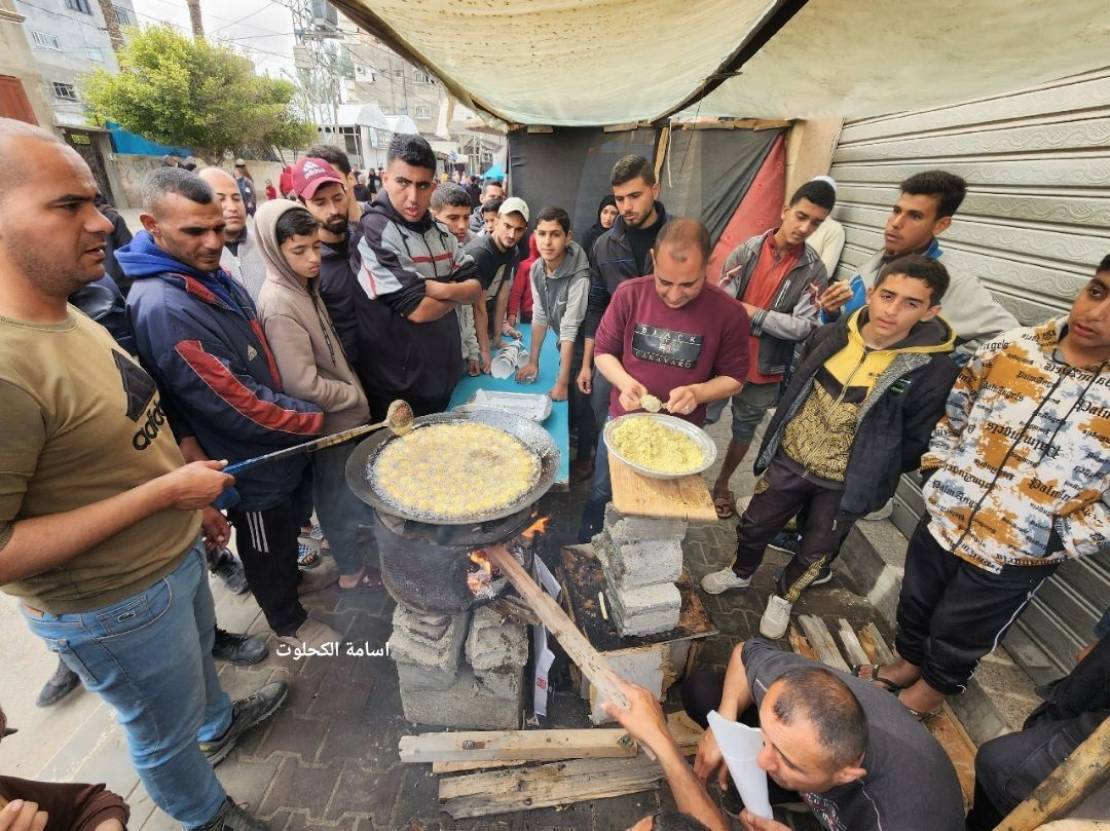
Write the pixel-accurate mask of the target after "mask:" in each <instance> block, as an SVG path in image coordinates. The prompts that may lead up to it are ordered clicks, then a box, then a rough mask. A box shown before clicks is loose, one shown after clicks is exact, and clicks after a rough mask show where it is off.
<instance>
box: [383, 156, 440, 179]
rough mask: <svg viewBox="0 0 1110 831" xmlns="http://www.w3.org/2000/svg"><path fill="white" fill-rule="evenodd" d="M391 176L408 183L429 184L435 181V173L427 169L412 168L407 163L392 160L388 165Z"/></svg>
mask: <svg viewBox="0 0 1110 831" xmlns="http://www.w3.org/2000/svg"><path fill="white" fill-rule="evenodd" d="M389 173H390V175H391V176H394V177H400V178H402V179H408V180H409V181H410V182H431V181H432V180H433V179H435V176H436V174H435V171H434V170H431V169H429V168H427V167H414V166H413V165H411V164H409V163H408V162H404V161H401V160H400V159H394V160H393V161H392V162H390V163H389Z"/></svg>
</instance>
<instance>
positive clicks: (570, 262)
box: [529, 241, 590, 343]
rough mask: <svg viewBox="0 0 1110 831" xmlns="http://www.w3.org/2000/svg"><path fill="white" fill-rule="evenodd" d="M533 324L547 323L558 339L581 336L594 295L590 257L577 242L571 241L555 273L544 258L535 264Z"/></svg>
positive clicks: (573, 339)
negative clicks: (551, 271) (592, 295)
mask: <svg viewBox="0 0 1110 831" xmlns="http://www.w3.org/2000/svg"><path fill="white" fill-rule="evenodd" d="M529 281H530V282H531V284H532V325H533V326H547V327H548V328H549V329H553V330H555V332H556V333H557V334H558V337H557V342H558V343H565V342H567V341H571V342H573V341H575V340H577V339H578V331H579V329H580V328H581V326H582V321H583V320H584V319H585V317H586V303H587V301H588V300H589V296H590V258H589V257H587V256H586V252H585V251H583V250H582V246H580V245H579V244H578V243H576V242H573V241H572V242H570V243H568V244H567V251H566V255H565V256H564V257H563V261H562V262H561V263H560V264H559V267H558V268H557V269H555V273H554V274H548V273H547V264H546V263H544V261H543V259H542V258H540V259H538V260H536V261H535V262H534V263H532V270H531V273H530V275H529Z"/></svg>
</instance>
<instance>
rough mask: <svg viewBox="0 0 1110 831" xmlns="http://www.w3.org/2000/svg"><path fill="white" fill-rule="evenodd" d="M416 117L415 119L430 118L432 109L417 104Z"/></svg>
mask: <svg viewBox="0 0 1110 831" xmlns="http://www.w3.org/2000/svg"><path fill="white" fill-rule="evenodd" d="M416 117H417V118H431V117H432V108H431V107H429V106H428V105H427V104H417V105H416Z"/></svg>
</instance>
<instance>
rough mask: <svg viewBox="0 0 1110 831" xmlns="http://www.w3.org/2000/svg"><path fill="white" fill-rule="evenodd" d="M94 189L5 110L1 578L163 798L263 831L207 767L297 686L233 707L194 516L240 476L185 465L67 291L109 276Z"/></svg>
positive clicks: (0, 193) (0, 228)
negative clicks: (104, 705) (215, 656)
mask: <svg viewBox="0 0 1110 831" xmlns="http://www.w3.org/2000/svg"><path fill="white" fill-rule="evenodd" d="M95 196H96V182H95V180H94V179H93V176H92V173H91V172H90V171H89V168H88V166H87V165H86V164H85V162H84V161H83V160H82V159H81V157H80V156H79V155H77V153H76V152H75V151H74V150H73V149H72V148H70V147H67V146H66V145H65V144H63V143H62V142H61V141H59V140H58V138H57V137H55V136H54V135H52V134H50V133H48V132H46V131H44V130H41V129H39V128H37V127H31V126H30V125H27V124H24V123H22V122H19V121H14V120H11V119H0V424H2V425H3V430H0V588H2V589H3V590H4V591H5V592H7V593H9V594H14V595H16V596H18V597H20V598H21V599H22V601H23V602H22V609H21V610H22V612H23V615H24V618H25V620H26V622H27V625H28V627H29V628H30V629H31V631H32V632H33V633H34V634H36V635H38V636H39V637H40V638H42V639H43V640H44V641H45V642H46V644H47V645H48V646H49V647H50V649H51V650H52V651H54V652H56V653H58V654H59V655H60V656H61V658H62V660H63V661H65V663H66V664H67V665H68V666H69V667H70V668H71V669H72V670H73V671H74V672H76V673H77V674H78V675H79V676H80V677H81V680H82V682H83V683H84V684H85V686H86V687H88V689H89V690H91V691H93V692H96V693H99V694H100V695H101V696H102V697H103V698H104V699H105V701H107V702H108V703H109V704H110V705H112V707H113V708H114V709H115V710H116V714H117V719H118V721H119V723H120V725H121V726H122V727H123V728H124V730H125V731H126V732H127V736H128V746H129V748H130V751H131V758H132V761H133V763H134V764H135V767H136V769H137V771H138V773H139V776H140V778H141V779H142V781H143V784H144V785H145V786H146V789H147V791H148V793H150V794H151V796H152V797H153V799H154V801H155V802H156V803H157V804H158V805H159V807H161V808H162V809H163V810H164V811H166V813H168V814H170V816H172V817H173V818H174V819H176V820H177V821H178V822H180V823H181V824H182V825H183V826H184V827H185V828H187V829H201V828H203V829H216V828H219V829H221V831H222V829H225V828H228V829H236V831H261V829H263V828H265V827H266V826H265V825H264V824H263V823H261V822H259V821H257V820H255V819H254V818H253V817H251V816H250V815H249V814H247V813H246V812H245V811H244V810H243V809H241V808H239V807H238V806H237V805H235V803H234V802H232V801H231V800H230V799H229V798H228V796H227V794H226V793H225V792H224V790H223V787H222V786H221V785H220V783H219V781H218V780H217V779H216V777H215V774H214V773H213V771H212V765H213V764H215V763H218V762H219V761H220V760H221V759H223V758H224V757H226V755H227V754H228V753H229V752H230V750H231V748H232V747H233V746H234V743H235V741H236V740H237V739H238V738H239V736H241V735H242V734H243V732H244V731H245V730H246V729H247V728H249V727H251V726H253V725H254V724H257V723H259V722H260V721H261V720H263V719H264V718H267V717H268V716H269V715H271V714H272V713H273V712H274V711H275V710H276V709H277V707H278V706H280V704H281V703H282V701H283V700H284V698H285V695H286V693H287V690H286V688H285V686H284V685H282V684H273V685H268V687H264V688H263V689H262V690H260V691H259V692H258V693H255V694H254V695H252V696H250V697H248V698H246V699H243V700H241V701H238V702H236V703H235V704H234V705H233V704H232V702H231V700H230V699H229V698H228V696H227V694H226V693H224V692H223V690H221V689H220V685H219V679H218V678H217V676H216V671H215V666H214V664H213V662H212V655H211V651H212V642H213V636H214V631H215V610H214V607H213V603H212V594H211V592H210V591H209V589H208V582H207V580H206V577H205V567H204V560H203V554H202V551H201V547H200V543H199V540H198V532H199V530H200V519H199V517H198V514H197V511H198V509H200V508H203V507H205V506H207V505H209V504H210V503H211V502H212V501H213V500H214V499H215V498H216V497H217V496H218V495H219V493H220V492H221V491H222V490H223V489H224V488H225V487H226V486H228V485H229V484H230V483H231V482H232V481H234V480H233V479H232V478H231V477H230V476H228V475H227V474H225V473H222V472H221V471H220V468H222V467H223V463H221V462H196V463H194V464H191V465H184V462H183V459H182V457H181V454H180V453H179V452H178V449H177V446H176V444H175V443H174V439H173V435H172V434H171V432H170V430H169V425H167V424H166V419H165V414H164V413H163V411H162V408H161V403H160V400H159V397H158V391H157V388H156V387H155V385H154V382H153V381H152V380H151V378H150V376H149V375H147V374H146V372H145V371H143V369H142V367H140V366H139V365H138V364H137V363H136V362H135V361H134V360H133V359H132V358H131V357H130V356H128V355H127V354H126V353H125V352H124V351H123V350H121V349H120V348H119V347H118V346H117V345H116V344H115V341H113V340H112V337H111V335H109V334H108V332H107V331H106V330H105V329H103V328H102V327H100V326H99V325H98V324H96V323H94V322H93V321H92V320H91V319H90V318H88V317H86V316H85V315H84V314H82V313H81V312H79V311H78V310H77V309H75V308H73V307H72V306H69V305H68V304H67V302H66V299H67V298H68V297H69V295H70V294H72V293H73V292H74V291H76V290H77V289H79V288H80V287H81V286H82V285H85V284H87V283H90V282H92V281H94V280H97V279H99V278H100V277H101V275H103V273H104V265H103V263H104V257H105V240H106V237H107V234H108V232H109V231H110V230H111V223H109V222H108V220H107V219H105V218H104V216H102V215H101V214H100V213H99V212H98V211H97V210H96V207H95V206H94V204H93V199H94V198H95Z"/></svg>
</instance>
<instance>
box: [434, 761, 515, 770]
mask: <svg viewBox="0 0 1110 831" xmlns="http://www.w3.org/2000/svg"><path fill="white" fill-rule="evenodd" d="M521 764H525V763H524V762H521V761H520V760H519V759H498V760H497V761H489V760H485V761H479V762H432V773H466V772H468V771H472V770H493V769H494V768H514V767H517V766H518V765H521Z"/></svg>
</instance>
